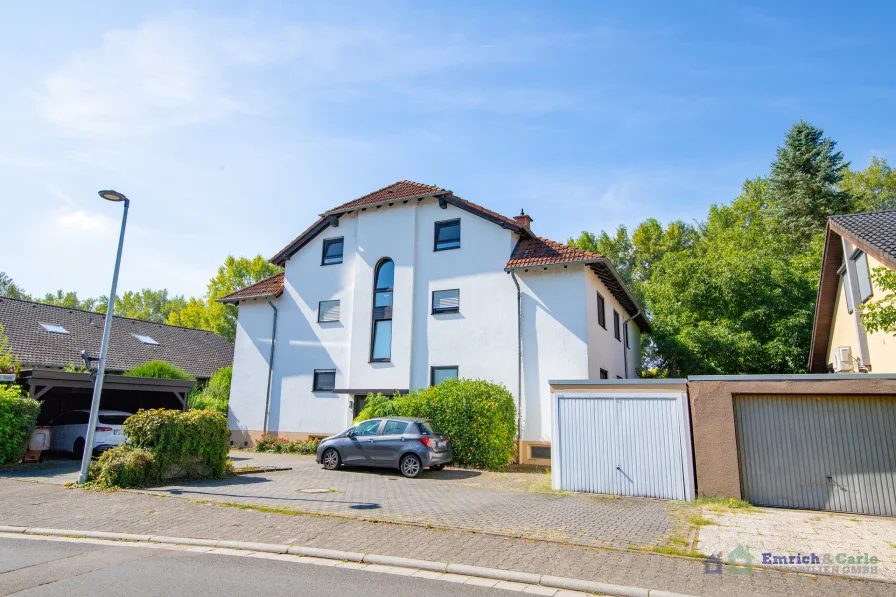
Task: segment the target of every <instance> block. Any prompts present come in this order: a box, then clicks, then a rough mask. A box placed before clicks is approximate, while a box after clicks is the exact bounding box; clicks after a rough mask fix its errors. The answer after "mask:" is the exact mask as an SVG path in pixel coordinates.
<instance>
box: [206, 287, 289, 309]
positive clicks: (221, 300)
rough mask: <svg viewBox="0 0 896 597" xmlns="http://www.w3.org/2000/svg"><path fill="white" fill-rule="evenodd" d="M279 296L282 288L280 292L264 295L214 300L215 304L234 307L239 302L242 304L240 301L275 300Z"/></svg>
mask: <svg viewBox="0 0 896 597" xmlns="http://www.w3.org/2000/svg"><path fill="white" fill-rule="evenodd" d="M281 294H283V289H282V288H281V289H280V290H278V291H277V292H266V293H264V294H253V295H251V296H234V297H227V296H223V297H221V298H218V299H215V302H216V303H225V304H230V305H235V304H237V303H240V302H242V301H251V300H253V299H262V298H277V297H279V296H280V295H281Z"/></svg>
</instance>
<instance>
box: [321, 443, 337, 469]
mask: <svg viewBox="0 0 896 597" xmlns="http://www.w3.org/2000/svg"><path fill="white" fill-rule="evenodd" d="M320 461H321V462H322V463H323V465H324V468H325V469H327V470H328V471H335V470H336V469H337V468H339V465H340V464H342V459H341V458H340V457H339V452H337V451H336V450H334V449H333V448H330V449H329V450H327V451H326V452H324V455H323V456H322V457H321V459H320Z"/></svg>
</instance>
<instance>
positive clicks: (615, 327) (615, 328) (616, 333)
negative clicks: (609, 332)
mask: <svg viewBox="0 0 896 597" xmlns="http://www.w3.org/2000/svg"><path fill="white" fill-rule="evenodd" d="M613 335H614V336H616V339H617V340H619V341H620V342H622V336H620V335H619V313H618V312H617V311H616V309H613Z"/></svg>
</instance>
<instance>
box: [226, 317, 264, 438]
mask: <svg viewBox="0 0 896 597" xmlns="http://www.w3.org/2000/svg"><path fill="white" fill-rule="evenodd" d="M273 314H274V311H273V309H271V307H270V306H269V305H268V304H267V302H266V301H258V300H255V301H243V302H242V303H240V310H239V317H238V318H237V324H236V339H235V341H234V346H233V365H234V367H233V378H232V379H231V382H230V406H229V408H228V410H227V422H228V424H229V426H230V429H234V430H244V431H259V430H261V429H262V428H263V426H264V406H265V402H266V400H267V388H268V358H269V357H270V351H271V324H272V320H273Z"/></svg>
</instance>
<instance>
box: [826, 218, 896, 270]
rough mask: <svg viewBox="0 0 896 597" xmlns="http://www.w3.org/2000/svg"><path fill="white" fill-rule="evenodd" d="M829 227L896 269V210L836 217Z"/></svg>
mask: <svg viewBox="0 0 896 597" xmlns="http://www.w3.org/2000/svg"><path fill="white" fill-rule="evenodd" d="M829 227H830V228H831V229H833V230H834V231H835V232H837V233H838V234H839V235H840V236H844V237H846V239H847V240H849V241H850V242H852V244H854V245H856V246H857V247H859V248H860V249H862V250H863V251H865V252H866V253H868V254H869V255H873V256H874V257H876V258H878V260H879V261H881V262H883V263H885V264H886V265H888V266H889V267H891V268H896V210H890V211H869V212H864V213H857V214H844V215H842V216H834V217H832V218H831V219H830V222H829Z"/></svg>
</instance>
